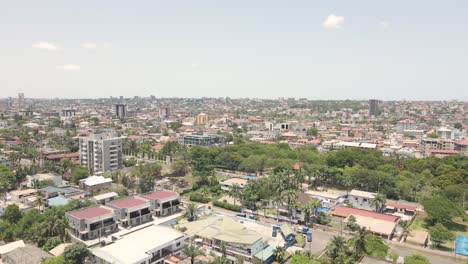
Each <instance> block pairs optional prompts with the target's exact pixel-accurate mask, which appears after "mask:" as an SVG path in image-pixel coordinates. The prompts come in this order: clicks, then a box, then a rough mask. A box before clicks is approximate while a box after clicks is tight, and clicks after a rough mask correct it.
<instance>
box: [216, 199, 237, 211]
mask: <svg viewBox="0 0 468 264" xmlns="http://www.w3.org/2000/svg"><path fill="white" fill-rule="evenodd" d="M213 205H214V206H217V207H221V208H224V209H226V210H230V211H234V212H242V207H240V206H239V205H233V204H230V203H226V202H220V201H214V202H213Z"/></svg>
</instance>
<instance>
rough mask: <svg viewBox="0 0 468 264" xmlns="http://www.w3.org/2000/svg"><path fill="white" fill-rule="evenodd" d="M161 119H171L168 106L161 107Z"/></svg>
mask: <svg viewBox="0 0 468 264" xmlns="http://www.w3.org/2000/svg"><path fill="white" fill-rule="evenodd" d="M159 117H160V118H161V119H164V118H168V117H169V107H167V106H161V107H159Z"/></svg>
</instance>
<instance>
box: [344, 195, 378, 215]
mask: <svg viewBox="0 0 468 264" xmlns="http://www.w3.org/2000/svg"><path fill="white" fill-rule="evenodd" d="M375 195H376V193H373V192H365V191H359V190H351V192H350V193H349V195H348V200H349V203H350V204H351V205H352V206H353V208H359V209H364V210H370V211H372V210H375V207H373V206H372V205H371V203H372V202H371V201H372V199H374V197H375Z"/></svg>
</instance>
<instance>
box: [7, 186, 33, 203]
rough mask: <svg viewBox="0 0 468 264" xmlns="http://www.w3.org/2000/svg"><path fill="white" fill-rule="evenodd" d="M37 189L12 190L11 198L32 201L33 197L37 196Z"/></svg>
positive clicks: (17, 200)
mask: <svg viewBox="0 0 468 264" xmlns="http://www.w3.org/2000/svg"><path fill="white" fill-rule="evenodd" d="M36 193H37V190H36V189H26V190H15V191H11V192H10V197H11V198H10V199H11V200H12V201H14V202H18V203H27V204H29V203H30V200H31V198H34V199H35V198H36Z"/></svg>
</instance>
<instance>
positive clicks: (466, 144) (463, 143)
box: [455, 138, 468, 146]
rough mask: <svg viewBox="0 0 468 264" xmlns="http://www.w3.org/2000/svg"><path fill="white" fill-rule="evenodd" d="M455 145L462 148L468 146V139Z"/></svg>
mask: <svg viewBox="0 0 468 264" xmlns="http://www.w3.org/2000/svg"><path fill="white" fill-rule="evenodd" d="M455 144H457V145H461V146H468V138H465V139H462V140H458V141H457V142H455Z"/></svg>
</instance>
